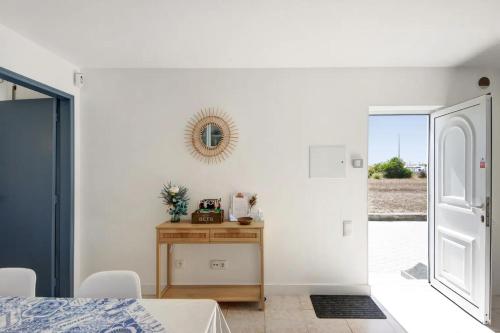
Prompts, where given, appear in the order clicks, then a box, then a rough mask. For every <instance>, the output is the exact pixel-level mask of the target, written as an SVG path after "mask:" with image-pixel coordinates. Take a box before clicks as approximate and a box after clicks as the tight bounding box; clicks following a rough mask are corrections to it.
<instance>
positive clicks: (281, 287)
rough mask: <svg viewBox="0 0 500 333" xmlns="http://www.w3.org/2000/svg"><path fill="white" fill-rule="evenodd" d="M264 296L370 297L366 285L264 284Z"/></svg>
mask: <svg viewBox="0 0 500 333" xmlns="http://www.w3.org/2000/svg"><path fill="white" fill-rule="evenodd" d="M155 292H156V288H155V285H152V284H150V285H142V294H143V295H146V296H147V295H155ZM264 293H265V294H266V295H269V296H272V295H310V294H326V295H370V294H371V288H370V286H369V285H368V284H266V285H265V288H264Z"/></svg>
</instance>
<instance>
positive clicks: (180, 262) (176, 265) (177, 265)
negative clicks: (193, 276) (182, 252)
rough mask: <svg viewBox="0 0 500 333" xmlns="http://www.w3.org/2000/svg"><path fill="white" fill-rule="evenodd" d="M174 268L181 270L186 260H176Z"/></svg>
mask: <svg viewBox="0 0 500 333" xmlns="http://www.w3.org/2000/svg"><path fill="white" fill-rule="evenodd" d="M174 266H175V268H176V269H181V268H182V267H184V259H175V261H174Z"/></svg>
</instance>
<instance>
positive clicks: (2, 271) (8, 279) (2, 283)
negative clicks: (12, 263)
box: [0, 267, 36, 297]
mask: <svg viewBox="0 0 500 333" xmlns="http://www.w3.org/2000/svg"><path fill="white" fill-rule="evenodd" d="M35 288H36V274H35V271H33V270H32V269H29V268H20V267H6V268H0V296H20V297H35Z"/></svg>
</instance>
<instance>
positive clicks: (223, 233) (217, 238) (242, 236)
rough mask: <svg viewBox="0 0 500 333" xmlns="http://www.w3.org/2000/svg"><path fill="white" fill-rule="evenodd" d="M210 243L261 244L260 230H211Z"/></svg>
mask: <svg viewBox="0 0 500 333" xmlns="http://www.w3.org/2000/svg"><path fill="white" fill-rule="evenodd" d="M210 241H211V242H220V243H224V242H227V243H259V242H260V229H235V228H228V229H223V228H217V229H215V228H214V229H210Z"/></svg>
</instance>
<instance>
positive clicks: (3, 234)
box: [0, 98, 56, 296]
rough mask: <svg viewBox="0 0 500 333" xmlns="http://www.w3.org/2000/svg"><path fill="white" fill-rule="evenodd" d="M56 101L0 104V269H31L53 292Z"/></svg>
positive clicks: (45, 290)
mask: <svg viewBox="0 0 500 333" xmlns="http://www.w3.org/2000/svg"><path fill="white" fill-rule="evenodd" d="M55 110H56V103H55V100H54V99H49V98H48V99H36V100H17V101H2V102H0V267H27V268H32V269H33V270H34V271H35V272H36V275H37V287H36V294H37V296H53V292H54V286H53V283H54V246H55V245H54V244H55V239H54V233H55V232H54V224H55V223H54V221H55V217H54V190H55V187H54V186H55V185H54V183H55V181H54V178H55V153H56V152H55Z"/></svg>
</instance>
